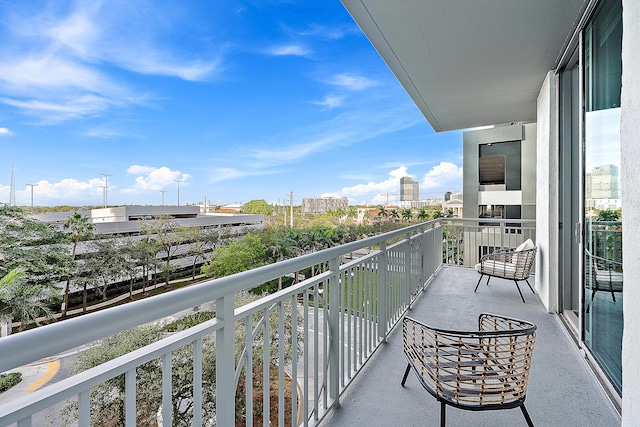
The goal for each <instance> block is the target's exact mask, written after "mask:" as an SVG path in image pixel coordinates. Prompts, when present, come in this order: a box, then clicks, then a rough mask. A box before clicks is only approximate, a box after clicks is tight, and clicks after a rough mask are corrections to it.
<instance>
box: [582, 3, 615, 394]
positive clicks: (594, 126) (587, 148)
mask: <svg viewBox="0 0 640 427" xmlns="http://www.w3.org/2000/svg"><path fill="white" fill-rule="evenodd" d="M583 42H584V44H583V45H584V73H585V74H584V82H585V87H584V90H585V97H584V101H585V118H584V126H585V127H584V135H585V138H584V206H585V212H584V224H585V230H584V236H585V240H584V254H585V258H584V263H585V264H584V266H585V267H584V273H585V278H584V279H585V280H584V285H585V292H584V299H585V300H584V304H583V310H584V313H583V319H584V341H585V343H586V345H587V347H588V348H589V349H590V350H591V352H592V353H593V355H594V357H595V358H596V360H597V361H598V362H599V363H600V365H601V367H602V369H603V370H604V372H605V373H606V374H607V375H608V376H609V378H610V379H611V382H612V383H613V385H614V386H615V387H616V388H617V389H618V391H620V390H621V388H622V379H621V376H622V363H621V355H622V329H623V322H622V319H623V313H622V300H623V280H622V226H621V222H620V220H621V215H622V214H623V213H622V195H621V192H622V190H623V189H621V188H620V180H619V171H620V88H621V82H622V56H621V54H622V5H621V1H620V0H607V1H602V2H601V3H600V4H599V5H598V8H597V9H596V11H595V12H594V14H593V17H592V18H591V20H590V22H589V24H588V25H587V27H586V28H585V31H584V40H583Z"/></svg>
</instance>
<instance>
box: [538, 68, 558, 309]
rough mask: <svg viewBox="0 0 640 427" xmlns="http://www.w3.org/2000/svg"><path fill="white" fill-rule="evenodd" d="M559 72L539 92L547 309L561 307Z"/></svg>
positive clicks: (542, 277)
mask: <svg viewBox="0 0 640 427" xmlns="http://www.w3.org/2000/svg"><path fill="white" fill-rule="evenodd" d="M557 113H558V109H557V76H556V75H555V74H554V73H553V71H549V72H548V73H547V77H546V78H545V80H544V83H543V84H542V88H541V89H540V93H539V94H538V111H537V144H536V147H537V149H536V151H537V162H536V165H537V166H536V169H537V170H536V181H537V182H536V185H537V188H536V245H537V246H538V254H537V255H536V289H537V291H538V293H539V295H540V299H541V300H542V303H543V304H544V306H545V307H546V308H547V311H549V312H551V313H555V312H557V311H558V310H559V307H558V304H559V289H558V273H557V268H555V267H554V268H551V267H552V266H557V264H558V263H557V261H558V243H559V241H558V180H559V176H558V170H559V169H558V162H559V153H558V114H557Z"/></svg>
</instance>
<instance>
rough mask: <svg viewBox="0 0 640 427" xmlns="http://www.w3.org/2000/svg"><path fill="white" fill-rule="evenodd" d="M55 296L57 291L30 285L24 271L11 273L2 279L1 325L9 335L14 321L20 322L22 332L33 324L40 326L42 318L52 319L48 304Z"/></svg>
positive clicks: (12, 271)
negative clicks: (4, 325) (3, 325)
mask: <svg viewBox="0 0 640 427" xmlns="http://www.w3.org/2000/svg"><path fill="white" fill-rule="evenodd" d="M55 296H56V294H55V291H54V290H53V289H52V288H50V287H48V286H44V285H38V284H33V283H28V282H27V275H26V273H25V272H24V270H22V269H20V268H15V269H13V270H11V271H9V273H7V274H6V275H5V276H3V277H0V324H6V325H7V333H8V334H9V333H11V322H12V320H13V319H15V320H17V321H19V322H20V324H21V326H20V329H21V330H23V329H25V328H26V326H28V325H29V324H32V323H35V324H37V325H40V322H39V320H38V319H39V318H40V317H44V318H46V319H47V320H50V319H52V313H51V310H49V308H48V307H47V303H48V302H49V301H50V300H51V299H53V298H55Z"/></svg>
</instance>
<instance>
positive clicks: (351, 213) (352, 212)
mask: <svg viewBox="0 0 640 427" xmlns="http://www.w3.org/2000/svg"><path fill="white" fill-rule="evenodd" d="M357 218H358V208H356V207H355V206H349V210H348V211H347V219H351V220H354V219H357Z"/></svg>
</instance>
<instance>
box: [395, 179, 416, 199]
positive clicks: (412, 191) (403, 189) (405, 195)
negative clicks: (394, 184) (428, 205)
mask: <svg viewBox="0 0 640 427" xmlns="http://www.w3.org/2000/svg"><path fill="white" fill-rule="evenodd" d="M418 200H420V183H419V182H418V181H414V180H413V178H411V177H408V176H405V177H403V178H400V201H401V202H404V201H409V202H417V201H418Z"/></svg>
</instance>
